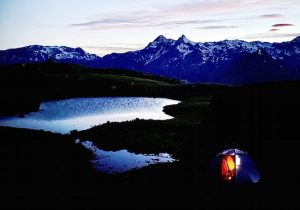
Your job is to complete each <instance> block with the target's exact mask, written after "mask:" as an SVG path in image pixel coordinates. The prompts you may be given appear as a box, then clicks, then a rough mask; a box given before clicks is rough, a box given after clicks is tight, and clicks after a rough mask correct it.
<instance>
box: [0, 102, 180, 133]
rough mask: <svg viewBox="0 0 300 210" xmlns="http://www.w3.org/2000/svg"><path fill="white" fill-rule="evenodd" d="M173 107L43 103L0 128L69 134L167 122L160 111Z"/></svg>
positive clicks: (5, 121) (0, 120)
mask: <svg viewBox="0 0 300 210" xmlns="http://www.w3.org/2000/svg"><path fill="white" fill-rule="evenodd" d="M177 103H178V101H175V100H170V99H164V98H145V97H100V98H73V99H66V100H58V101H50V102H43V103H41V105H40V110H39V111H38V112H31V113H29V114H28V115H25V118H20V117H15V116H14V117H6V118H0V125H1V126H9V127H17V128H30V129H36V130H40V129H41V130H46V131H51V132H58V133H63V134H66V133H69V132H70V131H71V130H85V129H88V128H90V127H92V126H95V125H99V124H103V123H106V122H107V121H111V122H122V121H127V120H134V119H136V118H140V119H155V120H166V119H171V118H172V117H171V116H169V115H166V114H165V113H164V112H163V111H162V110H163V107H164V106H166V105H171V104H177Z"/></svg>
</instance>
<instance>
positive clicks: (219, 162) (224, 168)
mask: <svg viewBox="0 0 300 210" xmlns="http://www.w3.org/2000/svg"><path fill="white" fill-rule="evenodd" d="M232 158H233V159H232ZM232 164H234V167H233V166H232ZM210 172H211V174H213V175H214V176H215V177H216V178H217V179H219V180H223V181H225V182H228V183H236V184H247V183H248V184H249V183H257V182H259V180H260V174H259V172H258V169H257V167H256V166H255V163H254V162H253V160H252V159H251V158H250V156H249V155H248V153H247V152H244V151H242V150H239V149H228V150H224V151H222V152H221V153H219V154H217V156H216V157H215V159H214V160H213V162H212V165H211V171H210Z"/></svg>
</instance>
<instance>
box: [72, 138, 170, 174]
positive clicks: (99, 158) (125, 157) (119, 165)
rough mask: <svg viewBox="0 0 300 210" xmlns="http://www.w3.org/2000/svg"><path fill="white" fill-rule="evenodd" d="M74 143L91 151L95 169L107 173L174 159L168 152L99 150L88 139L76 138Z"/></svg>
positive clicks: (168, 161)
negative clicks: (148, 152)
mask: <svg viewBox="0 0 300 210" xmlns="http://www.w3.org/2000/svg"><path fill="white" fill-rule="evenodd" d="M76 143H78V144H79V143H81V144H82V145H83V146H84V147H85V148H86V149H88V150H90V151H92V152H93V154H94V159H93V160H91V163H92V165H93V167H94V168H95V169H96V170H98V171H101V172H104V173H108V174H112V173H122V172H125V171H130V170H132V169H137V168H141V167H145V166H148V165H152V164H157V163H170V162H174V161H176V160H175V159H174V158H172V157H171V155H170V154H168V153H160V154H158V155H154V154H134V153H131V152H128V151H127V150H120V151H116V152H113V151H104V150H101V149H99V148H97V147H96V146H95V145H93V143H92V142H90V141H80V140H76Z"/></svg>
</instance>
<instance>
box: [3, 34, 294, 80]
mask: <svg viewBox="0 0 300 210" xmlns="http://www.w3.org/2000/svg"><path fill="white" fill-rule="evenodd" d="M50 59H51V60H54V61H56V62H62V63H66V62H69V63H75V64H81V65H84V66H88V67H97V68H119V69H127V70H133V71H138V72H145V73H150V74H155V75H160V76H166V77H170V78H174V79H178V80H182V81H186V82H192V83H222V84H248V83H257V82H266V81H278V80H293V79H299V78H300V37H297V38H295V39H294V40H292V41H290V42H283V43H269V42H259V41H255V42H246V41H242V40H224V41H219V42H204V43H201V42H198V43H197V42H192V41H190V40H188V39H187V38H186V37H185V36H184V35H182V36H181V37H180V38H179V39H178V40H173V39H167V38H165V37H164V36H162V35H161V36H159V37H157V38H156V39H155V40H154V41H153V42H151V43H149V44H148V45H147V46H146V47H145V48H144V49H142V50H137V51H131V52H127V53H112V54H109V55H106V56H104V57H103V58H100V57H98V56H96V55H93V54H88V53H86V52H84V51H83V50H82V49H80V48H75V49H74V48H68V47H44V46H37V45H34V46H29V47H24V48H18V49H11V50H5V51H0V65H1V64H2V65H3V64H15V63H34V62H44V61H46V60H50Z"/></svg>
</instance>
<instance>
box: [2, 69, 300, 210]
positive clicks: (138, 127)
mask: <svg viewBox="0 0 300 210" xmlns="http://www.w3.org/2000/svg"><path fill="white" fill-rule="evenodd" d="M51 65H54V64H51ZM54 66H55V68H57V67H56V65H54ZM41 68H42V67H41ZM52 68H54V67H52ZM55 68H54V69H55ZM61 68H62V67H61ZM72 68H73V67H72ZM42 69H44V68H42ZM63 69H65V68H63ZM52 70H53V69H52ZM52 70H51V69H50V73H49V75H48V76H49V77H50V78H53V75H55V74H53V73H51V72H52ZM18 71H19V70H18ZM57 74H58V75H59V76H60V77H62V75H64V77H65V78H64V79H62V80H63V81H70V77H71V78H73V77H75V75H76V76H78V72H77V73H76V74H74V73H70V74H69V73H67V74H61V73H57ZM17 75H19V72H18V73H17ZM66 75H67V76H66ZM79 75H81V76H82V77H83V78H82V77H80V78H81V79H80V78H79V79H78V78H77V79H74V80H73V79H72V80H71V81H72V83H66V82H61V83H57V84H60V85H56V84H53V82H49V83H48V85H47V86H43V84H47V83H37V82H38V81H39V80H38V79H40V78H38V79H37V81H35V80H33V79H32V78H31V77H29V76H27V80H24V81H22V82H21V77H19V79H17V77H18V76H16V75H11V74H10V73H7V72H6V73H5V76H6V79H5V80H4V79H3V78H4V77H1V78H2V80H3V81H2V82H3V83H1V84H2V85H1V89H2V90H5V91H2V92H1V94H2V95H1V97H2V98H1V99H3V98H4V99H5V101H1V104H2V106H3V107H1V111H2V114H3V115H5V114H9V113H14V114H21V113H23V112H24V111H32V110H34V107H36V106H37V107H38V103H39V101H40V100H45V98H46V99H48V100H50V99H55V98H59V97H72V96H73V97H74V96H86V95H89V94H92V95H95V96H96V95H97V96H102V95H109V94H112V93H114V94H112V95H131V94H132V93H133V92H135V91H137V92H135V93H136V94H133V95H141V96H160V97H170V98H176V99H181V100H182V101H183V102H182V103H180V104H178V105H174V106H168V107H165V112H166V113H168V114H170V115H172V116H174V117H175V118H174V119H172V120H167V121H151V120H149V121H148V120H147V121H146V120H135V121H132V122H123V123H107V124H104V125H102V126H98V127H94V128H92V129H90V130H87V131H82V132H75V131H74V132H72V133H71V135H59V134H53V133H50V132H44V131H33V130H26V129H14V128H5V127H0V136H1V141H0V145H1V146H0V155H1V161H0V167H1V173H0V178H1V179H0V185H1V187H0V191H1V193H0V195H1V197H0V199H1V205H3V207H5V208H3V209H8V208H9V207H11V208H13V207H19V208H20V209H25V208H29V209H34V208H36V209H44V208H52V209H67V208H70V209H75V208H81V209H91V208H94V209H110V208H113V207H118V208H126V207H129V208H131V209H171V208H172V209H173V208H180V209H216V208H219V209H227V208H239V209H299V207H300V201H299V193H298V191H299V189H300V188H299V187H300V180H299V173H298V168H299V167H300V157H299V154H300V153H299V146H298V142H299V139H300V132H299V131H300V108H299V107H300V97H299V91H300V82H298V81H294V82H286V83H270V84H260V85H252V86H245V87H222V86H201V85H199V86H192V85H191V86H189V85H180V84H178V83H177V84H176V82H174V81H166V80H164V81H162V80H157V79H154V78H147V79H149V80H150V81H149V82H150V83H151V85H150V84H149V86H147V88H146V87H143V84H144V83H143V82H142V83H140V84H139V85H140V87H139V88H137V90H135V88H132V82H133V81H135V83H134V84H137V82H136V81H137V80H144V79H145V78H141V77H140V76H137V75H131V76H130V75H127V76H126V82H124V83H123V86H122V87H123V88H122V91H120V92H118V91H117V88H113V89H109V88H108V87H111V86H118V85H120V79H119V77H114V76H113V75H112V74H111V73H109V72H106V74H105V79H103V80H102V83H101V82H100V81H99V80H98V79H95V75H94V76H87V75H86V74H85V73H82V74H79ZM41 76H42V77H43V78H44V77H45V74H44V73H42V74H41ZM100 76H101V78H102V77H103V76H104V75H100ZM100 76H99V75H96V77H100ZM87 77H91V78H90V79H91V80H94V79H95V80H96V81H97V82H95V84H94V85H91V84H90V82H88V83H84V81H86V78H87ZM111 77H114V78H113V79H112V78H111ZM122 77H124V75H123V76H122ZM122 77H121V78H122ZM48 79H49V78H47V79H46V81H49V80H48ZM51 80H52V79H51ZM16 81H18V82H16ZM54 81H57V80H54ZM58 81H60V80H58ZM73 82H75V83H73ZM3 84H7V85H9V87H5V86H4V85H3ZM75 84H76V85H75ZM85 84H90V85H91V86H89V87H85V88H86V89H84V91H83V90H81V88H80V87H83V86H84V85H85ZM53 87H57V88H59V91H58V92H55V91H54V92H53V91H52V88H53ZM105 87H107V89H105ZM72 90H73V91H75V90H76V91H77V90H81V91H82V92H81V91H79V93H78V94H77V92H76V91H75V92H72ZM89 90H93V91H91V92H92V93H88V91H89ZM104 90H106V91H104ZM142 90H143V92H139V91H142ZM30 91H31V92H30ZM110 91H111V92H110ZM132 91H133V92H132ZM22 93H24V94H25V93H27V95H26V94H25V95H26V96H28V97H23V98H22V100H24V103H21V104H15V102H16V100H17V99H18V97H19V96H21V95H22ZM56 93H60V95H57V94H56ZM71 93H72V95H71ZM13 94H19V95H16V96H17V97H16V98H17V99H15V100H13V99H14V97H13V96H14V95H13ZM160 94H161V95H160ZM18 100H19V99H18ZM35 100H36V101H35ZM30 102H33V104H34V106H30ZM13 104H14V106H12V105H13ZM23 104H27V105H28V106H27V110H22V109H19V107H20V105H21V107H23V106H22V105H23ZM36 104H37V105H36ZM76 138H83V139H84V138H89V139H91V140H92V141H93V142H94V143H95V144H96V145H98V146H101V148H105V149H109V150H118V149H122V148H127V149H129V150H130V151H133V152H147V153H148V152H149V153H157V152H169V153H171V154H173V155H174V156H175V157H176V158H178V159H179V160H180V161H179V162H176V163H173V164H162V165H154V166H150V167H146V168H143V169H140V170H136V171H131V172H127V173H124V174H115V175H106V174H103V173H100V172H96V171H95V170H94V169H92V168H91V166H90V164H89V163H88V161H87V160H88V159H89V158H91V156H90V155H91V154H90V153H89V152H87V151H86V150H84V149H83V148H82V147H81V146H79V145H77V144H74V140H75V139H76ZM231 147H237V148H240V149H242V150H246V151H247V152H248V153H249V154H250V156H251V157H252V158H253V160H254V161H255V162H256V164H257V167H258V168H259V170H260V172H261V176H262V178H261V180H260V182H259V183H258V184H254V185H240V186H229V185H226V184H222V183H219V182H216V181H215V180H214V179H212V177H210V175H209V173H208V172H209V166H210V162H211V161H212V160H213V158H214V157H215V155H216V154H217V153H218V152H220V151H222V150H224V149H226V148H231ZM1 209H2V208H1Z"/></svg>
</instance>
